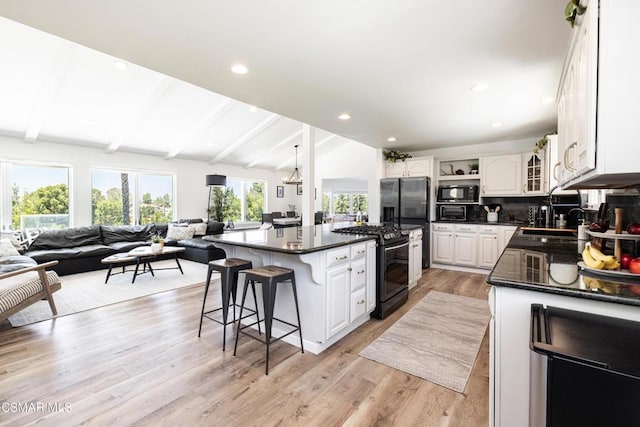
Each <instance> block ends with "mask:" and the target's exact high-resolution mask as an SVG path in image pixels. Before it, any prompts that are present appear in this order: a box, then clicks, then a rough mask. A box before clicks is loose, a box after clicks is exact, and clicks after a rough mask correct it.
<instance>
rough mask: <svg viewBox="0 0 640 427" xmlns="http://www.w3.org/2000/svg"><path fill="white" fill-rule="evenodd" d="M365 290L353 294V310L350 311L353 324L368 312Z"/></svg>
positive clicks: (350, 320) (350, 319)
mask: <svg viewBox="0 0 640 427" xmlns="http://www.w3.org/2000/svg"><path fill="white" fill-rule="evenodd" d="M365 296H366V292H365V288H362V289H360V290H358V291H355V292H354V293H352V294H351V309H350V310H349V322H353V321H354V320H356V319H357V318H358V317H360V316H362V315H363V314H364V313H366V311H367V304H366V299H365Z"/></svg>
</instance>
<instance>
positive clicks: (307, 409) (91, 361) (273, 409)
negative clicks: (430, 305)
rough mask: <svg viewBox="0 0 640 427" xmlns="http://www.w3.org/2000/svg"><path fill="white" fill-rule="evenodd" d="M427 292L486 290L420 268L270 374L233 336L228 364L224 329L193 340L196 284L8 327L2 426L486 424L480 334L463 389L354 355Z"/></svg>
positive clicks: (279, 359) (211, 328)
mask: <svg viewBox="0 0 640 427" xmlns="http://www.w3.org/2000/svg"><path fill="white" fill-rule="evenodd" d="M432 289H434V290H438V291H442V292H449V293H455V294H460V295H465V296H471V297H476V298H482V299H486V297H487V292H488V289H489V288H488V285H486V283H485V276H483V275H478V274H469V273H461V272H455V271H446V270H438V269H430V270H427V271H426V272H425V274H424V275H423V277H422V280H421V281H420V283H419V285H418V287H417V288H416V289H414V290H413V291H412V293H411V296H410V299H409V302H408V303H407V304H405V305H404V306H403V307H401V309H399V310H398V311H396V312H395V313H393V314H392V315H391V316H390V317H388V318H386V319H384V320H381V321H380V320H370V321H369V322H367V323H366V324H365V325H364V326H362V327H361V328H359V329H358V330H357V331H355V332H353V333H351V334H350V335H348V336H347V337H345V338H344V339H343V340H341V341H340V342H338V343H337V344H335V345H334V346H332V347H331V348H329V349H328V350H326V351H325V352H323V353H321V354H320V355H313V354H311V353H305V354H301V353H300V352H299V350H298V349H297V348H295V347H293V346H291V345H289V344H286V343H277V344H275V345H273V346H272V353H271V354H272V358H271V369H270V373H269V376H265V375H264V347H263V346H262V344H260V343H258V342H256V341H254V340H251V339H249V338H246V337H244V338H245V339H244V340H243V339H242V338H243V337H241V340H240V345H239V347H238V357H233V339H234V334H233V333H232V332H231V329H230V327H229V329H228V337H227V339H228V342H227V351H226V352H225V353H223V352H222V327H221V326H219V325H218V324H216V323H213V322H211V321H207V320H206V319H205V322H206V323H205V324H204V325H203V334H202V338H200V339H199V338H198V337H197V328H198V321H199V315H200V305H201V301H202V294H201V293H202V287H201V286H194V287H189V288H184V289H180V290H176V291H170V292H165V293H162V294H157V295H153V296H150V297H145V298H140V299H137V300H133V301H128V302H124V303H119V304H115V305H112V306H108V307H103V308H99V309H95V310H90V311H87V312H84V313H78V314H75V315H71V316H66V317H61V318H59V319H56V320H53V321H46V322H41V323H38V324H34V325H31V326H26V327H21V328H13V329H9V330H4V331H1V332H0V425H26V424H29V423H35V422H38V423H39V424H43V425H55V426H61V425H65V426H70V425H77V424H82V423H86V424H88V425H111V426H122V425H131V424H136V425H153V426H159V425H185V426H195V425H236V426H249V425H259V426H274V425H281V426H283V425H304V426H309V425H313V426H316V425H317V426H334V425H338V426H339V425H349V426H393V425H398V426H414V425H419V426H485V425H487V424H488V394H489V378H488V376H489V368H488V365H489V350H488V335H487V334H485V337H484V341H483V343H482V346H481V348H480V353H479V356H478V358H477V361H476V365H475V366H474V368H473V371H472V374H471V378H470V380H469V383H468V384H467V388H466V390H465V392H464V394H459V393H456V392H454V391H451V390H449V389H446V388H443V387H440V386H438V385H435V384H432V383H429V382H427V381H424V380H422V379H420V378H417V377H414V376H411V375H408V374H405V373H403V372H400V371H397V370H395V369H393V368H390V367H387V366H385V365H382V364H378V363H376V362H373V361H370V360H368V359H365V358H362V357H359V356H358V353H359V352H360V351H361V350H362V349H363V348H364V347H365V346H367V345H368V344H369V343H371V342H372V341H373V340H374V339H375V338H376V337H378V336H379V335H380V334H382V332H384V331H385V330H386V329H387V328H388V327H390V326H391V325H392V324H393V323H394V322H395V321H396V320H398V319H399V318H400V317H401V316H402V315H403V314H404V313H406V312H407V311H408V310H409V309H410V308H411V307H412V306H413V305H414V304H415V303H416V302H417V301H418V300H420V299H421V298H422V297H424V296H425V295H426V294H427V293H428V292H429V291H430V290H432ZM214 299H215V302H217V301H219V297H217V296H215V297H214ZM26 403H30V404H31V405H32V408H31V409H34V408H35V410H32V411H29V412H23V411H20V408H17V405H18V404H22V405H24V404H26ZM50 404H53V405H56V404H57V405H58V407H59V409H60V411H58V412H56V411H51V410H50V409H49V408H48V405H50ZM38 405H40V406H38ZM65 405H67V406H65ZM43 406H44V407H43ZM64 409H68V410H67V411H65V410H64Z"/></svg>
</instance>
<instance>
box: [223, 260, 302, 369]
mask: <svg viewBox="0 0 640 427" xmlns="http://www.w3.org/2000/svg"><path fill="white" fill-rule="evenodd" d="M245 273H246V276H245V279H244V289H243V291H242V302H241V303H240V319H242V311H243V310H244V309H245V306H244V303H245V299H246V297H247V288H248V287H249V282H251V286H252V290H253V294H254V299H255V282H259V283H260V284H261V285H262V304H263V307H264V319H263V320H260V318H259V317H258V316H257V315H256V317H257V318H258V320H257V321H256V322H254V323H251V324H249V325H244V326H242V325H241V324H240V320H239V321H238V330H237V331H236V344H235V346H234V348H233V355H234V356H235V355H236V350H237V349H238V338H239V337H240V334H241V333H242V334H245V335H247V336H249V337H251V338H253V339H255V340H257V341H259V342H261V343H263V344H265V345H266V346H267V362H266V368H265V375H269V345H270V344H271V343H272V342H275V341H277V340H280V339H282V338H284V337H286V336H288V335H290V334H292V333H294V332H295V331H298V332H299V334H300V350H302V352H303V353H304V346H303V344H302V329H301V327H300V311H299V310H298V293H297V291H296V277H295V273H294V271H293V270H291V269H290V268H284V267H276V266H273V265H269V266H265V267H258V268H252V269H251V270H246V272H245ZM286 282H290V283H291V288H292V290H293V302H294V304H295V306H296V316H297V318H298V324H297V325H294V324H293V323H289V322H286V321H284V320H282V319H278V318H276V317H274V316H273V307H274V305H275V302H276V289H277V287H278V284H280V283H285V284H286ZM257 309H258V306H257V305H256V311H257ZM274 320H276V321H278V322H281V323H284V324H286V325H289V326H292V327H293V328H294V329H293V330H291V331H289V332H287V333H286V334H284V335H282V336H280V337H278V338H274V339H272V336H271V326H272V324H273V321H274ZM261 321H264V334H265V339H264V340H261V339H260V338H258V337H255V336H253V335H250V334H248V333H247V332H245V331H244V330H243V329H246V328H248V327H250V326H253V325H255V324H256V323H257V324H258V331H260V329H259V328H260V322H261Z"/></svg>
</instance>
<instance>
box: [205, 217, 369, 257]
mask: <svg viewBox="0 0 640 427" xmlns="http://www.w3.org/2000/svg"><path fill="white" fill-rule="evenodd" d="M354 224H355V223H349V222H341V223H336V224H323V225H308V226H302V227H287V228H276V229H271V230H247V231H237V232H234V233H223V234H215V235H212V236H205V237H203V239H204V238H206V240H210V241H212V242H219V243H224V244H228V245H235V246H243V247H247V248H254V249H262V250H266V251H273V252H282V253H287V254H307V253H311V252H317V251H322V250H325V249H330V248H335V247H339V246H345V245H350V244H352V243H357V242H362V241H365V240H372V239H375V236H369V235H358V234H340V233H334V232H333V230H334V229H337V228H342V227H345V226H349V225H354Z"/></svg>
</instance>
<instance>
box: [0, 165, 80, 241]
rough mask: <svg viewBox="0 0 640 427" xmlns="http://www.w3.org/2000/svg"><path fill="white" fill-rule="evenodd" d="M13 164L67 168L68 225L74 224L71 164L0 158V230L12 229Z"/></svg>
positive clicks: (73, 190) (72, 171)
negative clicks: (0, 225)
mask: <svg viewBox="0 0 640 427" xmlns="http://www.w3.org/2000/svg"><path fill="white" fill-rule="evenodd" d="M14 166H27V167H38V168H64V169H66V170H67V180H68V182H67V187H68V193H69V213H68V216H69V221H68V222H69V227H73V226H74V221H75V218H74V214H73V212H74V211H75V208H74V207H75V197H74V193H75V188H74V170H73V165H71V164H70V163H60V162H39V161H29V160H7V159H0V209H1V211H0V223H1V224H2V230H3V231H5V230H12V228H11V227H12V224H11V222H12V217H13V206H12V203H11V202H12V200H11V197H12V194H11V185H12V183H13V178H12V173H11V172H12V169H13V167H14Z"/></svg>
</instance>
